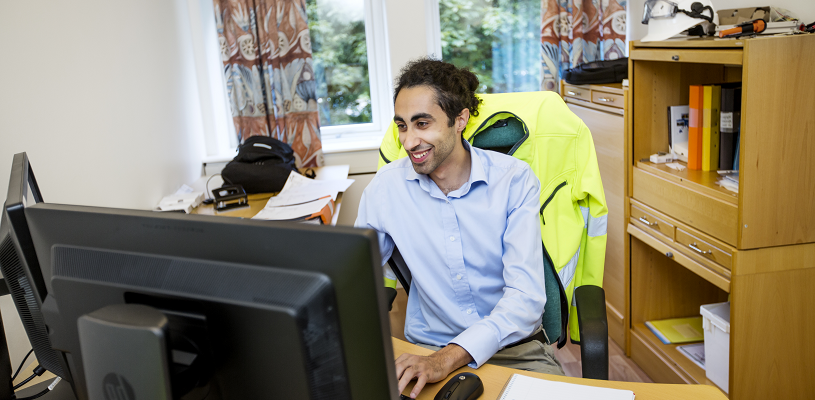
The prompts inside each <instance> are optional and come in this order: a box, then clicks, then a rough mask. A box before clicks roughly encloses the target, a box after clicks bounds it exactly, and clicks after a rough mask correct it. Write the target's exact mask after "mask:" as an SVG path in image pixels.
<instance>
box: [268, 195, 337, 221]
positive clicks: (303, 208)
mask: <svg viewBox="0 0 815 400" xmlns="http://www.w3.org/2000/svg"><path fill="white" fill-rule="evenodd" d="M272 198H274V197H272ZM329 200H331V199H330V198H328V197H325V198H322V199H319V200H316V201H311V202H308V203H304V204H298V205H293V206H281V207H268V206H267V207H266V208H264V209H262V210H260V212H259V213H257V214H256V215H255V216H254V217H252V219H267V220H290V219H297V218H302V217H306V216H309V215H311V214H314V213H316V212H319V211H320V210H322V209H323V207H325V206H326V204H328V201H329Z"/></svg>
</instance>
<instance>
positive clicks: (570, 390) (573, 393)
mask: <svg viewBox="0 0 815 400" xmlns="http://www.w3.org/2000/svg"><path fill="white" fill-rule="evenodd" d="M542 398H546V399H556V400H557V399H562V400H584V399H585V400H588V399H605V400H634V392H632V391H630V390H621V389H610V388H603V387H595V386H585V385H577V384H574V383H566V382H557V381H550V380H546V379H541V378H533V377H531V376H526V375H521V374H512V376H511V377H510V378H509V380H508V381H507V383H506V385H504V389H503V390H502V391H501V395H500V397H498V399H499V400H527V399H529V400H533V399H535V400H537V399H542Z"/></svg>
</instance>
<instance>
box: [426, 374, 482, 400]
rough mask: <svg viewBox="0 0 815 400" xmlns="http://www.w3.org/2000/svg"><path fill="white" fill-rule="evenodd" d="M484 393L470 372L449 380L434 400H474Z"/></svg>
mask: <svg viewBox="0 0 815 400" xmlns="http://www.w3.org/2000/svg"><path fill="white" fill-rule="evenodd" d="M482 393H484V384H483V383H481V379H480V378H479V377H478V375H476V374H473V373H471V372H462V373H460V374H458V375H456V376H454V377H452V378H450V380H449V381H447V383H445V384H444V386H442V387H441V390H439V393H438V394H436V397H435V400H475V399H477V398H478V396H481V394H482Z"/></svg>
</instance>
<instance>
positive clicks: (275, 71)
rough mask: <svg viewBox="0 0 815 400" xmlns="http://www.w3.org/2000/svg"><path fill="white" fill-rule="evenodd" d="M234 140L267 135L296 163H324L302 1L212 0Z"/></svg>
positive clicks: (308, 164) (309, 42) (299, 164)
mask: <svg viewBox="0 0 815 400" xmlns="http://www.w3.org/2000/svg"><path fill="white" fill-rule="evenodd" d="M214 5H215V20H216V25H217V28H218V40H219V41H220V46H221V58H222V61H223V67H224V78H225V80H226V88H227V94H228V97H229V104H230V108H231V110H232V119H233V122H234V124H235V132H236V133H237V135H238V142H239V143H243V141H244V140H246V138H248V137H250V136H258V135H260V136H272V137H274V138H276V139H278V140H280V141H283V142H286V143H288V144H289V145H291V147H292V149H294V156H295V158H296V160H297V166H298V167H315V166H320V165H323V151H322V143H321V139H320V118H319V115H318V111H317V94H316V88H317V84H316V81H315V80H314V79H315V77H314V68H313V66H312V65H313V61H312V57H311V54H312V53H311V38H310V36H309V30H308V17H307V15H306V2H305V0H214Z"/></svg>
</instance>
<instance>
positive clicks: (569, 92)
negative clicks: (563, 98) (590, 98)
mask: <svg viewBox="0 0 815 400" xmlns="http://www.w3.org/2000/svg"><path fill="white" fill-rule="evenodd" d="M566 94H568V95H569V96H580V92H573V91H571V90H570V91H568V92H566Z"/></svg>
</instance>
